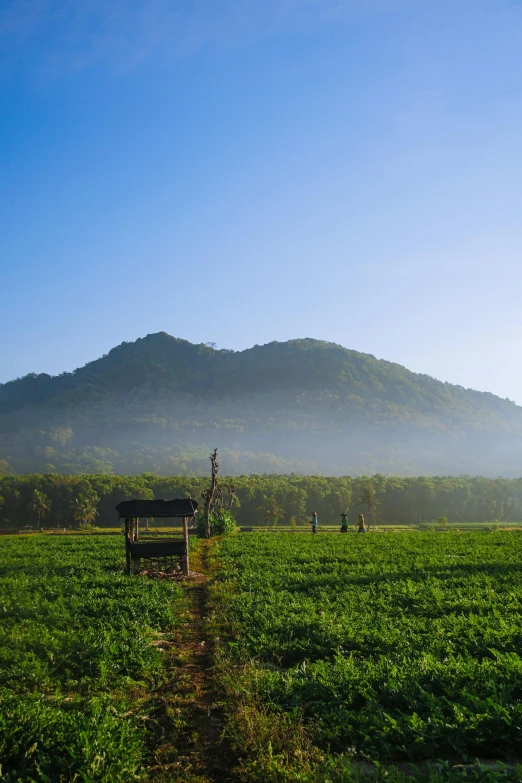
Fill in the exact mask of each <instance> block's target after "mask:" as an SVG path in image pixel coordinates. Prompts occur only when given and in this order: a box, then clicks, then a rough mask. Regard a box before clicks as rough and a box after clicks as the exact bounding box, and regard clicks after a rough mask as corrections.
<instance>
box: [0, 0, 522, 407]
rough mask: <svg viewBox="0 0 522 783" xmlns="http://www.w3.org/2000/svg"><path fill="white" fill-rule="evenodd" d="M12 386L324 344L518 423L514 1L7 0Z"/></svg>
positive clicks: (2, 191)
mask: <svg viewBox="0 0 522 783" xmlns="http://www.w3.org/2000/svg"><path fill="white" fill-rule="evenodd" d="M0 107H1V108H0V111H1V117H0V264H1V308H2V322H3V339H2V343H1V349H0V350H1V363H0V381H6V380H9V379H10V378H13V377H16V376H19V375H23V374H25V373H27V372H31V371H35V372H50V373H59V372H61V371H62V370H71V369H73V368H74V367H76V366H79V365H82V364H84V363H85V362H86V361H89V360H91V359H94V358H97V357H98V356H100V355H101V354H103V353H106V352H107V351H108V350H109V349H110V348H111V347H113V346H114V345H116V344H118V343H120V342H121V341H122V340H134V339H136V338H137V337H140V336H144V335H145V334H147V333H150V332H156V331H167V332H169V333H170V334H173V335H175V336H178V337H184V338H187V339H189V340H191V341H193V342H207V341H213V342H216V343H217V344H218V347H223V348H225V347H226V348H234V349H240V348H245V347H249V346H251V345H253V344H255V343H265V342H269V341H271V340H286V339H289V338H293V337H317V338H320V339H325V340H330V341H334V342H337V343H341V344H342V345H345V346H347V347H349V348H354V349H356V350H359V351H365V352H368V353H372V354H374V355H375V356H377V357H379V358H385V359H389V360H392V361H396V362H399V363H401V364H404V365H406V366H407V367H408V368H410V369H412V370H415V371H417V372H425V373H428V374H430V375H433V376H435V377H438V378H440V379H442V380H447V381H451V382H453V383H460V384H462V385H464V386H471V387H474V388H478V389H482V390H488V391H493V392H495V393H497V394H499V395H501V396H502V397H509V398H510V399H514V400H516V401H517V402H519V403H520V404H522V372H521V370H520V363H519V362H520V356H521V354H522V350H521V349H522V308H521V306H520V300H521V296H522V265H521V259H522V253H521V251H522V209H521V207H522V198H521V197H522V3H521V2H520V0H396V1H395V0H190V1H189V0H142V1H140V0H103V2H102V0H3V2H1V3H0Z"/></svg>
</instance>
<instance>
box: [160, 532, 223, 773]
mask: <svg viewBox="0 0 522 783" xmlns="http://www.w3.org/2000/svg"><path fill="white" fill-rule="evenodd" d="M209 543H210V542H208V541H202V542H201V543H200V544H199V545H198V547H197V549H196V551H195V552H194V553H193V555H192V553H191V576H190V577H189V578H188V579H186V580H184V581H183V586H184V588H185V590H186V591H187V594H188V599H189V615H188V618H187V622H185V623H184V625H183V626H182V627H181V629H180V631H179V633H178V634H177V637H176V639H175V641H174V642H173V643H172V649H171V651H170V656H169V657H170V659H171V664H170V665H171V667H172V694H171V697H170V699H169V701H170V713H171V714H172V713H174V714H178V715H179V726H178V731H177V736H176V739H175V740H174V739H173V742H172V744H173V745H175V749H173V750H175V753H174V758H175V760H174V761H171V763H168V764H167V765H166V766H165V767H164V768H163V772H162V774H160V775H157V776H156V778H155V779H156V780H161V781H165V782H166V781H181V780H182V781H184V783H226V782H227V781H232V777H231V774H230V772H229V771H230V769H231V768H232V767H233V766H234V759H233V758H232V754H231V753H230V750H229V748H228V746H227V743H226V742H225V741H224V740H223V738H222V733H223V723H222V719H221V711H220V709H219V707H218V706H217V704H216V700H217V693H216V689H215V685H214V681H213V671H212V639H211V638H209V637H208V635H207V633H206V630H205V617H206V614H207V603H208V581H209V578H210V577H209V575H208V570H209V569H208V547H209ZM171 723H172V719H171ZM164 739H165V743H166V745H168V739H169V738H168V737H165V738H164ZM171 758H172V756H171Z"/></svg>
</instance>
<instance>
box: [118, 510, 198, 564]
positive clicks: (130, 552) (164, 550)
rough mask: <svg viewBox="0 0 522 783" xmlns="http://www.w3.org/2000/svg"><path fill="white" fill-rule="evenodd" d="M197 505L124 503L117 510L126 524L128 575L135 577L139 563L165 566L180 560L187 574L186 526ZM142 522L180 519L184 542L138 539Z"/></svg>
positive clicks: (192, 517) (169, 539) (194, 513)
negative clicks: (147, 562)
mask: <svg viewBox="0 0 522 783" xmlns="http://www.w3.org/2000/svg"><path fill="white" fill-rule="evenodd" d="M197 508H198V504H197V503H196V501H195V500H192V498H181V499H180V498H177V499H176V500H159V499H157V500H123V501H122V502H121V503H118V505H117V506H116V511H117V512H118V516H119V518H120V520H121V519H124V520H125V553H126V557H127V573H128V574H131V573H137V572H138V571H139V570H140V565H141V560H150V561H153V562H155V563H156V564H162V563H163V565H164V566H168V565H171V564H172V563H173V562H175V561H176V560H181V565H182V569H183V573H185V574H188V572H189V552H188V526H189V520H193V519H194V517H195V515H196V511H197ZM144 518H154V519H183V538H181V539H179V538H178V539H176V538H168V537H165V538H162V539H158V538H156V537H155V536H154V537H153V536H151V535H147V534H145V535H144V536H142V537H141V538H140V530H139V521H140V519H144Z"/></svg>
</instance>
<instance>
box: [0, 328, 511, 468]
mask: <svg viewBox="0 0 522 783" xmlns="http://www.w3.org/2000/svg"><path fill="white" fill-rule="evenodd" d="M215 446H218V447H219V449H220V455H221V464H222V470H223V472H226V473H229V474H232V475H238V474H241V473H252V472H255V473H262V472H270V473H275V472H286V473H289V472H298V473H323V474H333V475H345V474H349V473H350V474H362V473H367V474H370V473H375V472H383V473H386V474H401V475H415V474H419V473H424V474H462V473H469V474H486V475H506V476H516V475H520V474H521V472H522V467H521V466H522V408H520V407H518V406H516V405H515V404H514V403H512V402H510V401H508V400H502V399H500V398H498V397H496V396H494V395H492V394H487V393H481V392H476V391H472V390H467V389H464V388H462V387H458V386H453V385H451V384H447V383H442V382H440V381H437V380H435V379H433V378H431V377H429V376H426V375H417V374H415V373H412V372H409V371H408V370H407V369H405V368H404V367H401V366H400V365H397V364H392V363H390V362H386V361H380V360H377V359H375V358H374V357H373V356H370V355H367V354H361V353H357V352H356V351H351V350H347V349H345V348H343V347H341V346H339V345H335V344H333V343H325V342H321V341H318V340H311V339H306V340H293V341H290V342H286V343H270V344H268V345H264V346H255V347H254V348H251V349H248V350H246V351H241V352H234V351H227V350H216V349H214V348H213V347H212V346H209V345H193V344H191V343H189V342H187V341H185V340H179V339H176V338H174V337H171V336H169V335H167V334H165V333H163V332H162V333H159V334H153V335H148V336H147V337H145V338H143V339H140V340H137V341H136V342H134V343H123V344H122V345H119V346H118V347H116V348H114V349H113V350H112V351H110V353H109V354H108V355H106V356H104V357H102V358H101V359H98V360H97V361H94V362H91V363H89V364H87V365H85V366H84V367H82V368H80V369H78V370H76V371H74V372H72V373H63V374H62V375H59V376H55V377H52V376H49V375H45V374H41V375H28V376H26V377H24V378H20V379H17V380H14V381H11V382H9V383H6V384H3V385H0V470H2V471H3V472H15V473H22V472H42V471H43V472H60V473H84V472H91V473H93V472H95V473H113V472H114V473H122V474H123V473H127V474H132V473H135V474H136V473H141V472H143V471H150V472H154V473H161V474H178V473H187V474H194V475H198V474H202V473H206V472H207V470H208V452H209V449H211V448H214V447H215Z"/></svg>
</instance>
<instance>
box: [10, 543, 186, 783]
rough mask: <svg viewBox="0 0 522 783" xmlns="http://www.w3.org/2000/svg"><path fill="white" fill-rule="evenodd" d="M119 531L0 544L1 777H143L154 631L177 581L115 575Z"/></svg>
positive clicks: (178, 606)
mask: <svg viewBox="0 0 522 783" xmlns="http://www.w3.org/2000/svg"><path fill="white" fill-rule="evenodd" d="M123 569H124V544H123V537H122V536H117V537H116V536H114V537H104V538H97V537H90V536H74V537H73V536H71V537H68V536H62V537H51V536H41V537H38V536H29V537H25V536H24V537H3V538H2V539H1V540H0V670H1V680H0V764H1V769H0V779H1V780H2V781H4V782H5V783H11V782H12V781H17V782H20V783H22V782H27V783H29V781H42V783H43V782H44V781H45V782H47V781H82V782H83V783H89V781H93V783H94V781H98V782H100V781H102V782H104V781H107V783H109V781H110V783H124V782H126V781H136V780H141V779H145V778H146V777H147V768H148V767H149V766H150V765H151V764H152V763H153V755H152V753H151V750H150V749H149V747H148V737H149V736H150V733H151V730H152V726H153V725H154V710H155V706H154V694H155V693H157V692H158V691H160V690H161V687H162V685H163V684H164V683H165V680H166V677H167V671H166V667H165V655H164V653H163V651H162V650H160V649H159V648H158V646H157V645H155V644H152V642H154V641H155V640H156V641H157V639H158V637H159V636H160V635H163V636H162V637H161V638H164V635H165V634H169V633H172V632H173V631H174V630H175V629H176V628H177V627H178V625H179V622H180V616H181V615H182V613H183V612H184V611H185V608H186V599H185V595H184V593H183V590H182V588H181V587H180V586H179V585H178V584H173V583H159V582H155V581H152V580H147V579H135V578H129V577H127V576H126V575H125V574H124V570H123Z"/></svg>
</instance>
